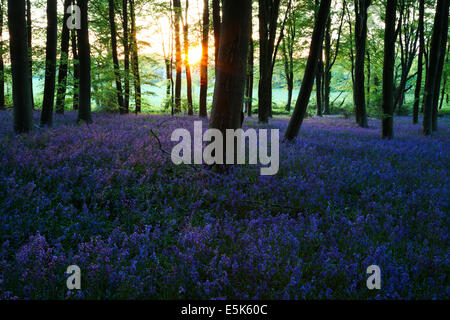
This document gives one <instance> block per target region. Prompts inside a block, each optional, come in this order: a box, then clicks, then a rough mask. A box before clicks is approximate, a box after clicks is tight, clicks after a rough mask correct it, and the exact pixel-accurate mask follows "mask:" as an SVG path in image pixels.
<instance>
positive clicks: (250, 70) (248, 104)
mask: <svg viewBox="0 0 450 320" xmlns="http://www.w3.org/2000/svg"><path fill="white" fill-rule="evenodd" d="M250 27H252V26H250ZM252 33H253V32H252V31H251V32H250V45H249V53H248V59H247V60H248V61H247V81H246V84H245V91H246V94H245V97H246V99H247V100H246V101H245V110H246V112H247V116H249V117H251V116H252V107H253V83H254V73H255V71H254V69H255V66H254V60H255V45H254V43H253V37H252Z"/></svg>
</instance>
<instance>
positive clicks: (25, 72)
mask: <svg viewBox="0 0 450 320" xmlns="http://www.w3.org/2000/svg"><path fill="white" fill-rule="evenodd" d="M8 25H9V44H10V55H11V70H12V82H13V101H14V130H15V131H16V132H17V133H25V132H28V131H30V130H31V129H32V125H33V105H32V99H31V89H30V85H31V83H30V81H29V80H30V79H29V75H30V63H29V52H28V47H27V27H26V20H25V0H9V1H8Z"/></svg>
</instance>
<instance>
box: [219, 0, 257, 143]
mask: <svg viewBox="0 0 450 320" xmlns="http://www.w3.org/2000/svg"><path fill="white" fill-rule="evenodd" d="M251 2H252V1H251V0H239V1H225V2H224V3H223V25H222V29H221V37H220V50H219V57H218V58H219V61H218V62H219V63H218V67H219V68H220V72H219V74H218V76H217V79H216V84H215V90H214V102H213V110H212V114H211V128H214V129H219V130H220V131H221V132H222V133H223V134H225V132H226V130H227V129H238V128H241V126H242V108H243V102H244V91H245V77H246V66H247V54H248V49H249V42H250V29H251V27H250V17H251ZM225 149H226V148H224V150H225Z"/></svg>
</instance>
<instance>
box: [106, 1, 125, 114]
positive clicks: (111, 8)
mask: <svg viewBox="0 0 450 320" xmlns="http://www.w3.org/2000/svg"><path fill="white" fill-rule="evenodd" d="M108 11H109V28H110V31H111V49H112V59H113V64H114V77H115V79H116V91H117V103H118V105H119V111H120V112H122V113H123V110H124V101H123V90H122V81H121V79H120V65H119V55H118V53H117V28H116V21H115V8H114V0H108Z"/></svg>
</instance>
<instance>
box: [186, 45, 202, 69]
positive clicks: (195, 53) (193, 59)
mask: <svg viewBox="0 0 450 320" xmlns="http://www.w3.org/2000/svg"><path fill="white" fill-rule="evenodd" d="M201 60H202V47H201V46H198V47H193V48H189V56H188V61H189V63H190V64H191V65H195V64H200V62H201Z"/></svg>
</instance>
